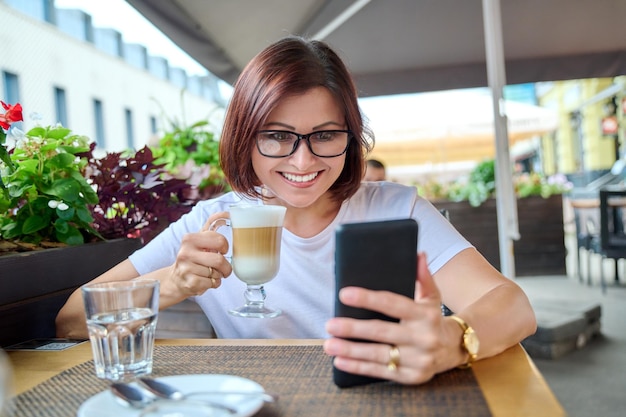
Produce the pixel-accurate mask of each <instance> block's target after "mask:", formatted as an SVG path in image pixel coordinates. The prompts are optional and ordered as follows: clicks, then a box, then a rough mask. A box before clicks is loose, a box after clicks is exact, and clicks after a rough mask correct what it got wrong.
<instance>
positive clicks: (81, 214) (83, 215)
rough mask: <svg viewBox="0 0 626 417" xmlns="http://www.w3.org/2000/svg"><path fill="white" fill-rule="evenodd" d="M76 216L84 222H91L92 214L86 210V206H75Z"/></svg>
mask: <svg viewBox="0 0 626 417" xmlns="http://www.w3.org/2000/svg"><path fill="white" fill-rule="evenodd" d="M76 217H78V218H79V219H80V221H82V222H84V223H92V222H93V216H92V215H91V212H90V211H89V210H87V208H86V207H78V208H76Z"/></svg>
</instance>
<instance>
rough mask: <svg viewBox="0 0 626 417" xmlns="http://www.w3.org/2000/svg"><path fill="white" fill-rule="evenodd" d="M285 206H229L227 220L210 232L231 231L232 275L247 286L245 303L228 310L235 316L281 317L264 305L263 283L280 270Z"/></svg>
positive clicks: (214, 222)
mask: <svg viewBox="0 0 626 417" xmlns="http://www.w3.org/2000/svg"><path fill="white" fill-rule="evenodd" d="M286 211H287V209H286V207H282V206H262V205H261V206H253V205H232V206H230V208H229V213H230V219H227V218H220V219H217V220H215V221H213V222H212V223H211V225H210V226H209V230H211V231H216V230H217V229H219V228H220V227H222V226H229V227H230V228H231V229H232V233H233V241H232V246H233V248H232V265H233V270H234V271H235V275H236V276H237V278H239V279H240V280H241V281H243V282H245V283H246V290H245V292H244V298H245V300H246V302H245V304H244V305H243V306H241V307H239V308H236V309H233V310H229V313H230V314H232V315H234V316H238V317H256V318H270V317H276V316H278V315H280V314H281V311H280V310H278V309H272V308H269V307H267V306H266V305H265V289H264V288H263V284H266V283H267V282H269V281H271V280H272V279H273V278H274V277H275V276H276V274H277V273H278V269H279V267H280V242H281V237H282V230H283V221H284V219H285V212H286Z"/></svg>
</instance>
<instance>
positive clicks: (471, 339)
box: [463, 329, 480, 356]
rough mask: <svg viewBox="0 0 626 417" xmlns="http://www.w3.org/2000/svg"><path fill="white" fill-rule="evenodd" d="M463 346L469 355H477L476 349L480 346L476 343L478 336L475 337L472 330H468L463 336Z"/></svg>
mask: <svg viewBox="0 0 626 417" xmlns="http://www.w3.org/2000/svg"><path fill="white" fill-rule="evenodd" d="M463 344H464V345H465V349H467V352H468V353H469V354H470V355H472V356H476V355H478V348H479V346H480V343H479V342H478V336H476V333H474V331H473V330H471V329H468V331H466V332H465V334H464V335H463Z"/></svg>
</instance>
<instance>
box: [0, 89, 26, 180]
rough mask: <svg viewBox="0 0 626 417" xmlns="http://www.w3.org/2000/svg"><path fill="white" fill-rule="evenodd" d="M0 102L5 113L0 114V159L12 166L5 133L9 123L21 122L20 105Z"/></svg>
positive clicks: (0, 178)
mask: <svg viewBox="0 0 626 417" xmlns="http://www.w3.org/2000/svg"><path fill="white" fill-rule="evenodd" d="M0 104H2V108H3V109H4V111H5V113H4V114H0V128H1V129H0V161H1V162H3V163H5V164H6V165H7V166H8V167H9V168H12V167H13V163H12V162H11V158H9V153H8V152H7V149H6V139H7V133H6V131H8V130H9V129H10V128H11V124H12V123H13V122H21V121H22V120H23V118H22V105H21V104H19V103H17V104H16V105H15V106H11V105H9V104H6V103H5V102H4V101H0ZM0 188H2V190H3V191H4V190H5V186H4V183H3V182H2V173H1V172H0Z"/></svg>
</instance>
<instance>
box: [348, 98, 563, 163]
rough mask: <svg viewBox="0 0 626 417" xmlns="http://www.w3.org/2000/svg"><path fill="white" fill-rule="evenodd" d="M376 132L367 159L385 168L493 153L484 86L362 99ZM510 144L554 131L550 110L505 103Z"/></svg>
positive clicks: (553, 114)
mask: <svg viewBox="0 0 626 417" xmlns="http://www.w3.org/2000/svg"><path fill="white" fill-rule="evenodd" d="M360 104H361V108H362V109H363V112H364V113H365V115H366V116H367V117H368V118H369V119H370V125H371V127H372V129H373V130H374V133H375V135H376V146H375V147H374V151H373V153H372V157H374V158H377V159H380V160H382V161H384V162H385V164H386V165H388V166H397V165H418V164H441V163H449V162H459V161H480V160H482V159H485V158H494V157H495V156H496V153H495V152H496V151H495V146H494V143H495V140H494V128H493V110H492V107H491V106H492V104H491V96H490V93H489V91H488V90H485V89H472V90H466V91H445V92H434V93H422V94H412V95H398V96H392V97H375V98H367V99H361V101H360ZM505 106H506V112H507V116H508V132H509V144H510V145H513V144H515V143H517V142H520V141H523V140H526V139H529V138H532V137H534V136H536V135H541V134H544V133H548V132H551V131H554V130H556V128H557V126H558V116H557V113H556V112H555V111H552V110H550V109H546V108H542V107H537V106H534V105H531V104H526V103H521V102H515V101H505Z"/></svg>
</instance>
